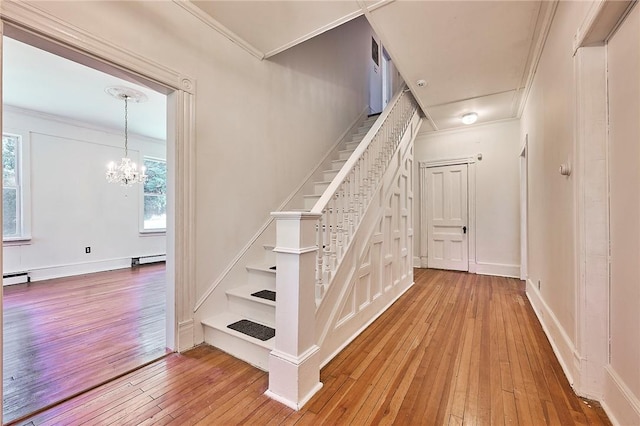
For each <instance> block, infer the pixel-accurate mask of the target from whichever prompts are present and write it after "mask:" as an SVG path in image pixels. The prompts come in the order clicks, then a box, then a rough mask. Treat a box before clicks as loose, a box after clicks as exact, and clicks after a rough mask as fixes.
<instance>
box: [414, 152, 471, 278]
mask: <svg viewBox="0 0 640 426" xmlns="http://www.w3.org/2000/svg"><path fill="white" fill-rule="evenodd" d="M476 161H477V160H476V157H460V158H444V159H437V160H430V161H421V162H420V163H419V166H420V176H419V179H420V182H419V184H420V253H419V255H420V267H421V268H426V267H427V260H428V256H429V253H428V248H427V243H428V240H427V238H428V236H427V209H426V205H425V201H426V199H427V185H426V182H427V169H429V168H432V167H439V166H454V165H456V164H467V166H468V167H467V195H468V196H467V218H468V221H469V225H468V230H467V231H468V242H469V272H470V273H474V274H475V273H476V271H477V264H476Z"/></svg>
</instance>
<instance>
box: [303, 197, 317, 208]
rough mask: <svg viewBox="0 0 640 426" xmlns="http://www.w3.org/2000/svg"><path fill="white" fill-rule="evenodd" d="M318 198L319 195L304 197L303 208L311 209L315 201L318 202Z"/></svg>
mask: <svg viewBox="0 0 640 426" xmlns="http://www.w3.org/2000/svg"><path fill="white" fill-rule="evenodd" d="M319 199H320V196H317V197H305V198H304V208H305V210H311V209H312V208H313V206H315V205H316V203H317V202H318V200H319Z"/></svg>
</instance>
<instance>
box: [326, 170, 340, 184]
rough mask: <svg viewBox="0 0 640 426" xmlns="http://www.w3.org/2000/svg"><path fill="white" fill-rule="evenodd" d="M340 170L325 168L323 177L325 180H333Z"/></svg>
mask: <svg viewBox="0 0 640 426" xmlns="http://www.w3.org/2000/svg"><path fill="white" fill-rule="evenodd" d="M338 172H339V170H325V171H323V172H322V178H323V179H324V180H325V181H329V182H331V181H332V180H333V178H334V177H336V175H337V174H338Z"/></svg>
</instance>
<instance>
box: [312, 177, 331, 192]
mask: <svg viewBox="0 0 640 426" xmlns="http://www.w3.org/2000/svg"><path fill="white" fill-rule="evenodd" d="M329 185H331V181H330V180H327V181H324V182H314V184H313V189H314V193H315V194H322V193H324V191H326V189H327V188H328V187H329Z"/></svg>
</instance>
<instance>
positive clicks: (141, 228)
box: [139, 155, 167, 236]
mask: <svg viewBox="0 0 640 426" xmlns="http://www.w3.org/2000/svg"><path fill="white" fill-rule="evenodd" d="M145 161H155V162H159V163H164V164H165V167H166V166H167V160H166V159H165V158H159V157H153V156H151V155H144V156H142V164H141V166H144V163H145ZM164 196H165V197H166V196H167V194H166V193H165V194H164ZM144 197H145V192H144V185H140V215H139V222H140V225H139V232H140V235H141V236H153V235H158V234H166V232H167V228H166V227H165V228H154V229H145V227H144Z"/></svg>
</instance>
